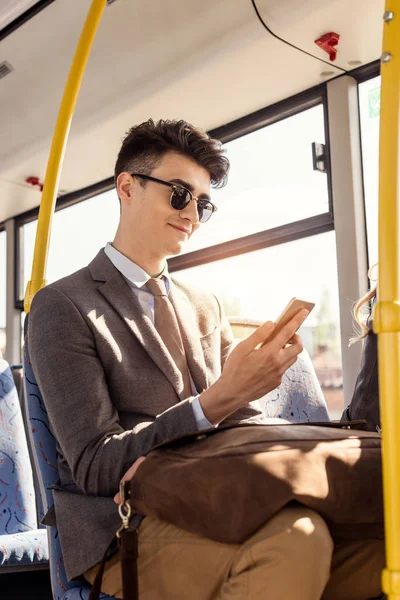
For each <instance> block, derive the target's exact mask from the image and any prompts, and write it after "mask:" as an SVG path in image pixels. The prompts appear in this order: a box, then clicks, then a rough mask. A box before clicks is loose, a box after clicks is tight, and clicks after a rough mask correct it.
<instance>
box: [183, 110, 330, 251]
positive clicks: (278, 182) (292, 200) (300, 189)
mask: <svg viewBox="0 0 400 600" xmlns="http://www.w3.org/2000/svg"><path fill="white" fill-rule="evenodd" d="M313 142H319V143H324V142H325V134H324V108H323V106H322V104H319V105H317V106H314V107H313V108H310V109H308V110H304V111H302V112H299V113H297V114H295V115H293V116H291V117H288V118H286V119H283V120H281V121H278V122H276V123H273V124H271V125H268V126H267V127H263V128H262V129H259V130H257V131H254V132H252V133H250V134H247V135H244V136H242V137H239V138H237V139H235V140H233V141H231V142H228V143H227V144H226V145H225V147H226V150H227V155H228V157H229V160H230V163H231V169H230V175H229V181H228V185H227V186H226V187H225V188H223V189H222V190H213V191H212V196H213V199H214V200H215V203H216V204H217V206H218V212H217V213H216V214H215V215H214V216H213V219H212V220H210V222H209V223H207V227H203V228H200V230H199V231H197V232H196V235H195V236H193V237H192V238H191V239H190V240H189V242H188V244H187V247H186V248H185V250H184V252H185V253H188V252H191V251H193V250H198V249H200V248H205V247H207V246H211V245H213V244H218V243H221V242H226V241H228V240H232V239H235V238H239V237H242V236H245V235H250V234H252V233H256V232H259V231H263V230H265V229H271V228H273V227H278V226H280V225H285V224H286V223H293V222H295V221H299V220H301V219H305V218H307V217H313V216H315V215H319V214H322V213H326V212H328V210H329V201H328V186H327V178H326V175H325V174H323V173H320V172H317V171H314V170H313V168H312V151H311V145H312V143H313Z"/></svg>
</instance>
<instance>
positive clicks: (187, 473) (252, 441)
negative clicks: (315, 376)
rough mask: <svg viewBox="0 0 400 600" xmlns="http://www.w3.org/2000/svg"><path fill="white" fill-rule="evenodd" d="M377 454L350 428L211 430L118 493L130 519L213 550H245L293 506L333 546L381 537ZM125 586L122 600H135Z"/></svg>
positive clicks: (158, 459)
mask: <svg viewBox="0 0 400 600" xmlns="http://www.w3.org/2000/svg"><path fill="white" fill-rule="evenodd" d="M324 425H326V424H324ZM380 450H381V439H380V436H379V435H378V434H376V433H371V432H367V431H356V432H355V431H352V430H350V429H348V428H346V429H344V428H335V427H329V426H323V427H321V426H315V425H240V426H238V427H230V428H219V429H215V430H212V431H208V432H203V433H200V434H199V433H197V434H193V435H191V436H186V437H184V438H179V439H176V440H173V441H170V442H169V443H165V444H162V445H160V446H159V447H157V448H156V449H154V450H152V451H151V452H150V453H149V454H148V456H147V458H146V460H145V461H144V462H143V463H142V464H141V465H140V466H139V468H138V470H137V471H136V473H135V476H134V477H133V479H131V480H130V481H128V482H126V483H125V484H124V486H123V487H124V490H123V491H124V496H125V499H127V501H128V502H129V504H130V506H131V508H132V509H133V510H134V511H135V512H136V513H139V514H143V515H147V516H152V517H157V518H158V519H162V520H164V521H166V522H168V523H171V524H173V525H176V526H177V527H180V528H182V529H186V530H188V531H191V532H194V533H197V534H199V535H201V536H203V537H207V538H210V539H213V540H216V541H218V542H226V543H242V542H244V541H245V540H246V539H247V538H248V537H249V536H250V535H251V534H253V533H254V532H255V531H256V530H257V529H258V528H259V527H260V526H261V525H263V524H264V523H265V522H266V521H268V519H270V518H271V517H272V516H273V515H274V514H275V513H276V512H277V511H279V510H280V509H281V508H283V507H284V506H285V505H286V504H288V503H289V502H292V501H296V502H299V503H301V504H303V505H304V506H307V507H309V508H311V509H313V510H315V511H317V512H318V513H319V514H320V515H321V516H322V517H323V518H324V519H325V520H326V523H327V525H328V527H329V528H330V531H331V534H332V537H333V538H347V539H349V538H350V539H352V538H353V539H360V538H373V537H377V538H383V502H382V483H381V451H380ZM124 537H125V539H126V540H127V539H128V538H129V532H128V533H127V534H126V535H125V533H124V535H123V538H124ZM135 540H136V538H135ZM129 551H130V553H131V556H132V541H131V542H130V550H129ZM123 553H124V552H123ZM134 553H135V551H134V550H133V554H134ZM132 568H133V565H131V570H132ZM135 585H136V584H135ZM129 587H130V589H128V586H127V587H126V589H125V590H124V598H125V600H128V599H129V598H132V599H133V598H135V597H136V596H135V593H137V591H135V593H134V592H133V590H132V586H129Z"/></svg>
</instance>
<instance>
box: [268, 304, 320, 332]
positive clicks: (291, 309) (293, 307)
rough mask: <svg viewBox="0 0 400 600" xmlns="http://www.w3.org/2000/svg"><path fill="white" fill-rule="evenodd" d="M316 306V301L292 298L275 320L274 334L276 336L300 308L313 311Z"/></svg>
mask: <svg viewBox="0 0 400 600" xmlns="http://www.w3.org/2000/svg"><path fill="white" fill-rule="evenodd" d="M314 306H315V303H314V302H307V301H306V300H299V298H292V299H291V300H290V302H289V303H288V304H287V306H285V308H284V309H283V311H282V312H281V314H280V315H279V317H278V318H277V320H276V321H275V329H274V331H273V334H272V336H275V335H276V334H277V333H278V332H279V331H280V330H281V329H282V327H284V326H285V325H286V324H287V323H289V321H290V320H291V319H292V318H293V317H294V316H295V314H297V313H298V312H299V311H300V310H302V309H303V308H306V309H307V310H308V312H311V311H312V309H313V308H314Z"/></svg>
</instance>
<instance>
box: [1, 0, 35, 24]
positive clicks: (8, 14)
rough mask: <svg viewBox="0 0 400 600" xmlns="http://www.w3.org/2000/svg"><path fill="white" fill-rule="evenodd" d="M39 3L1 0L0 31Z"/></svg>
mask: <svg viewBox="0 0 400 600" xmlns="http://www.w3.org/2000/svg"><path fill="white" fill-rule="evenodd" d="M37 3H38V0H1V3H0V31H1V30H2V29H4V28H5V27H7V25H9V24H10V23H12V22H13V21H15V19H18V17H20V16H21V15H22V14H23V13H24V12H26V11H27V10H28V9H29V8H32V6H34V5H35V4H37Z"/></svg>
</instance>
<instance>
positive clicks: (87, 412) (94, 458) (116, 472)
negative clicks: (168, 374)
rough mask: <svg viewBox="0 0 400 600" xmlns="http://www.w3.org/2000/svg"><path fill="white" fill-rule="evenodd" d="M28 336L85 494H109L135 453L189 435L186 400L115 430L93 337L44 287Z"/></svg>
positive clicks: (53, 418) (53, 419) (191, 422)
mask: <svg viewBox="0 0 400 600" xmlns="http://www.w3.org/2000/svg"><path fill="white" fill-rule="evenodd" d="M28 333H29V345H30V354H31V360H32V366H33V369H34V372H35V375H36V378H37V381H38V384H39V387H40V389H41V392H42V394H43V398H44V401H45V404H46V408H47V411H48V414H49V419H50V423H51V426H52V428H53V431H54V434H55V436H56V438H57V441H58V443H59V445H60V447H61V451H62V453H63V455H64V457H65V459H66V460H67V462H68V464H69V466H70V469H71V471H72V474H73V477H74V481H75V483H76V484H77V485H78V486H79V487H80V488H81V489H82V490H83V491H84V492H85V493H88V494H92V495H104V496H111V495H113V494H115V492H116V491H117V489H118V485H119V481H120V479H121V477H122V475H123V474H124V472H125V471H127V469H128V468H129V467H130V466H131V465H132V463H133V462H134V461H135V460H136V459H137V458H138V457H139V456H141V455H143V454H146V453H147V452H148V451H149V450H150V448H151V447H152V446H154V445H155V444H159V443H161V442H163V441H166V440H168V439H170V438H172V437H175V436H178V435H183V434H185V433H187V432H190V431H195V430H196V420H195V417H194V413H193V409H192V404H191V401H192V399H191V398H189V399H186V400H184V401H183V402H180V403H177V404H176V405H174V406H173V407H171V408H170V409H168V410H166V411H164V412H163V413H161V414H159V415H158V416H157V417H156V419H155V420H154V421H151V422H147V423H141V424H139V425H138V426H136V427H135V428H134V429H133V430H130V431H125V430H124V429H123V428H122V427H121V425H120V423H119V419H118V413H117V410H116V409H115V407H114V405H113V403H112V400H111V398H110V394H109V389H108V387H107V382H106V378H105V372H104V369H103V365H102V363H101V361H100V360H99V357H98V354H97V350H96V345H95V340H94V337H93V334H92V332H91V330H90V328H89V326H88V325H87V323H86V321H85V320H84V318H83V317H82V315H81V314H80V312H79V311H78V309H77V308H76V306H75V305H74V304H73V303H72V302H71V300H70V299H69V298H68V297H67V296H66V295H65V294H64V293H63V292H62V291H60V290H58V289H55V288H51V287H48V288H44V289H43V290H41V291H40V292H39V293H38V294H37V295H36V296H35V299H34V300H33V303H32V309H31V313H30V316H29V332H28ZM115 360H116V361H117V360H118V359H117V357H116V358H115ZM132 402H134V398H132Z"/></svg>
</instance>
